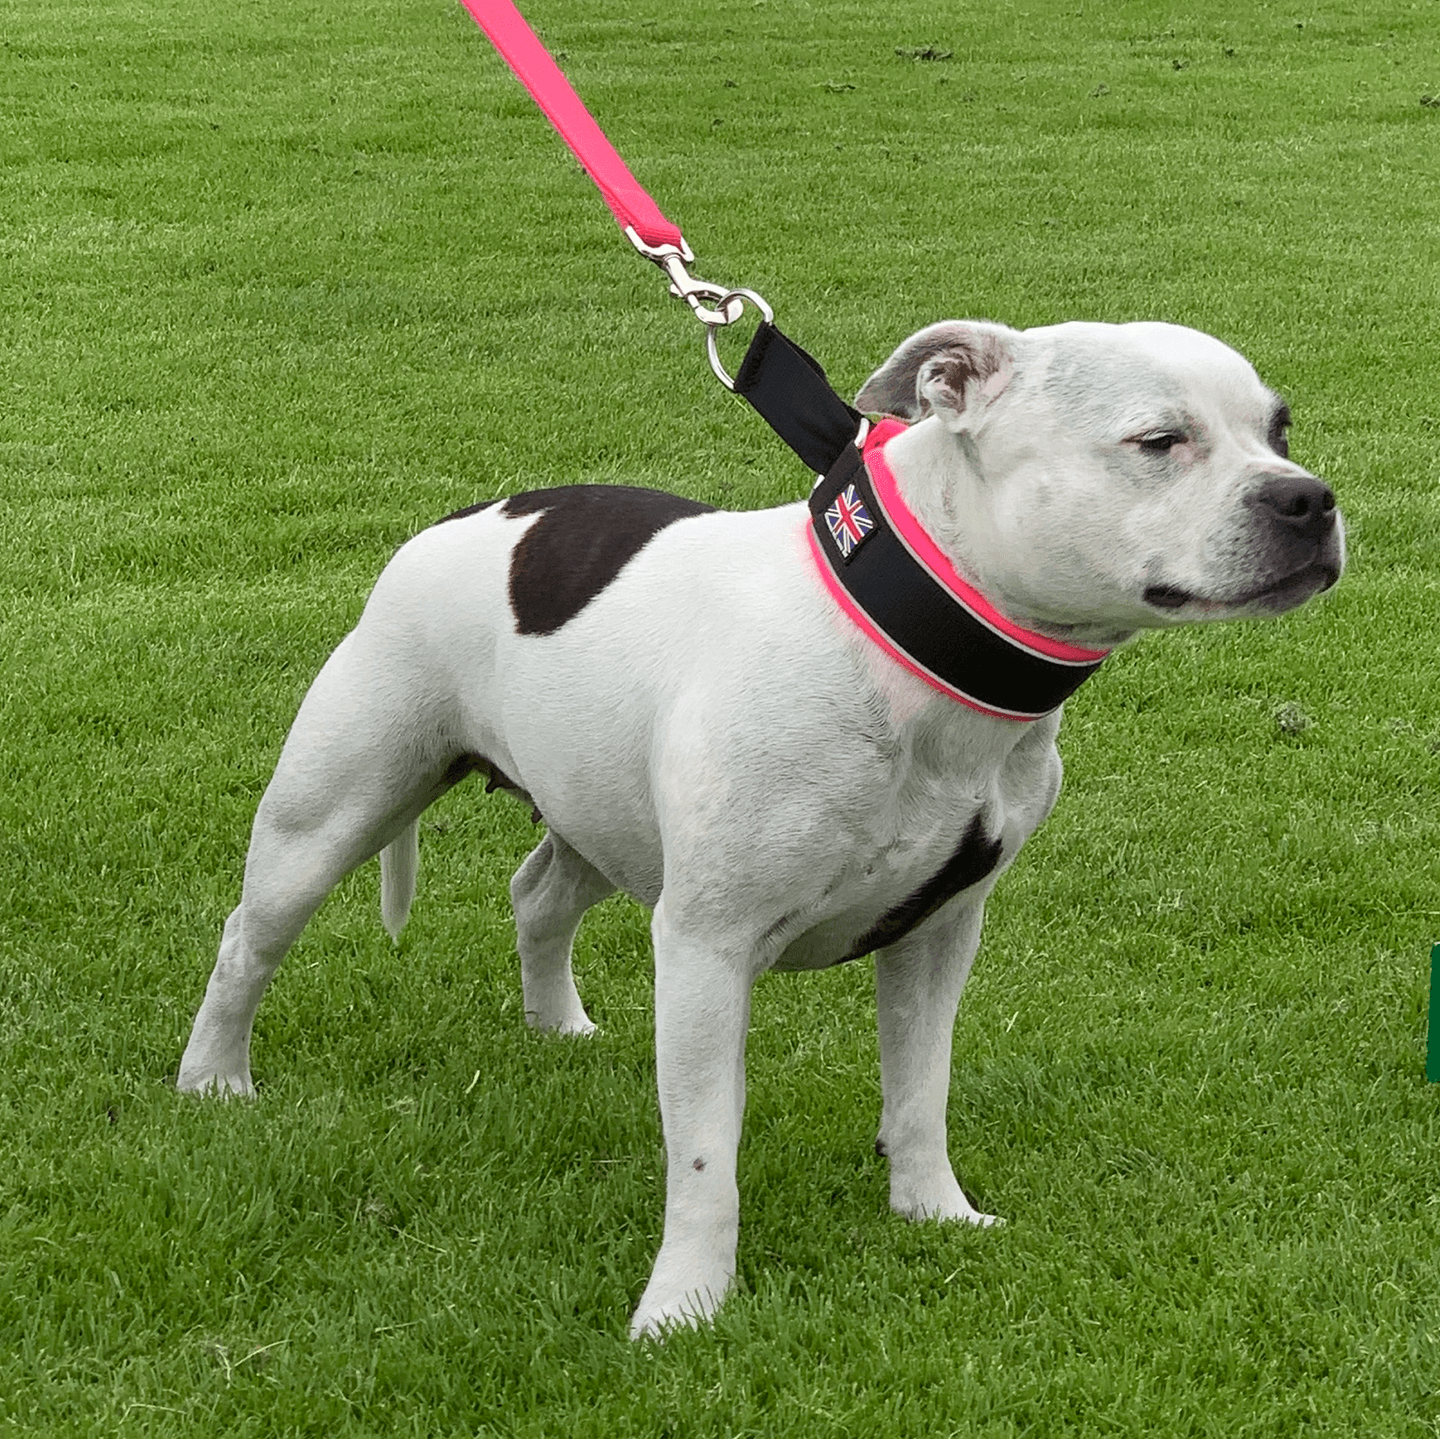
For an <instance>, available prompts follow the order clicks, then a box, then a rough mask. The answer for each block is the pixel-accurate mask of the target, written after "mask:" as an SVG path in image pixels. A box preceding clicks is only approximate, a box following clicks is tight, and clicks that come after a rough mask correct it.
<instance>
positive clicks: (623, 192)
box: [460, 0, 685, 251]
mask: <svg viewBox="0 0 1440 1439" xmlns="http://www.w3.org/2000/svg"><path fill="white" fill-rule="evenodd" d="M460 3H461V4H462V5H464V7H465V8H466V9H467V10H468V11H469V12H470V13H471V15H473V16H474V17H475V23H476V24H477V25H479V27H480V28H481V29H482V30H483V31H484V32H485V33H486V34H487V35H488V36H489V37H490V43H491V44H492V45H494V47H495V48H496V49H497V50H498V51H499V52H500V54H501V56H502V57H503V58H504V60H505V63H506V64H507V65H509V67H510V68H511V69H512V70H513V71H514V72H515V74H516V75H517V76H519V79H520V83H521V84H522V85H524V87H525V88H526V89H527V90H528V91H529V92H530V93H531V95H533V96H534V97H535V103H536V104H537V105H539V106H540V108H541V109H542V110H543V111H544V112H545V116H546V118H547V119H548V120H549V121H550V123H551V124H552V125H553V126H554V127H555V128H556V130H558V131H559V132H560V138H561V139H562V140H563V141H564V142H565V143H566V144H567V145H568V146H569V147H570V148H571V150H572V151H574V154H575V158H576V159H577V160H579V162H580V163H581V164H582V165H583V166H584V167H585V170H586V173H587V174H588V175H589V176H590V178H591V179H592V180H594V182H595V183H596V184H597V185H598V186H599V187H600V193H601V195H603V196H604V198H605V203H606V204H607V205H609V207H610V211H611V213H612V214H613V215H614V216H615V218H616V219H617V220H618V221H619V222H620V228H621V229H622V230H626V231H629V230H633V231H634V232H635V233H636V234H637V235H638V236H639V237H640V239H641V240H643V241H644V242H645V244H647V245H649V246H651V247H652V248H658V247H660V246H664V245H669V246H671V247H673V248H674V249H675V250H676V251H680V250H682V249H684V248H685V238H684V236H683V235H681V233H680V227H679V226H678V225H673V224H671V222H670V221H669V220H667V219H666V218H665V216H664V215H662V214H661V213H660V207H659V206H658V205H657V204H656V203H655V202H654V200H652V199H651V198H650V196H649V195H647V194H646V193H645V191H644V189H643V188H642V187H641V185H640V182H639V181H638V180H637V179H636V178H635V177H634V176H633V175H632V174H631V173H630V171H629V169H628V168H627V167H626V164H625V162H624V161H623V160H622V159H621V158H620V155H619V152H618V151H617V150H616V149H615V147H614V146H613V145H612V144H611V143H610V142H609V140H607V139H606V138H605V132H604V131H603V130H601V128H600V127H599V126H598V125H597V124H596V123H595V120H594V117H593V116H592V115H591V114H590V112H589V111H588V110H587V109H586V108H585V105H584V103H583V102H582V101H581V99H580V97H579V96H578V95H577V94H576V93H575V91H574V89H573V88H572V87H571V85H570V82H569V81H568V80H567V79H566V78H565V77H564V75H562V74H561V73H560V67H559V66H558V65H557V64H556V63H555V62H554V60H552V59H551V58H550V54H549V52H548V51H547V50H546V49H545V47H544V45H542V44H541V43H540V39H539V37H538V36H537V35H536V34H535V32H534V31H533V30H532V29H531V28H530V27H529V25H527V24H526V23H525V17H524V16H523V15H521V13H520V12H519V11H518V10H517V9H516V8H515V7H514V6H513V5H512V4H511V3H510V0H460Z"/></svg>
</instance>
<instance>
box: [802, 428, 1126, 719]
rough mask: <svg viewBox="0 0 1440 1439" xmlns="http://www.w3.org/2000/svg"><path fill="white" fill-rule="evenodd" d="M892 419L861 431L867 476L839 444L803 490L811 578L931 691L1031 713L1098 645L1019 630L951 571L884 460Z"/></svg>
mask: <svg viewBox="0 0 1440 1439" xmlns="http://www.w3.org/2000/svg"><path fill="white" fill-rule="evenodd" d="M902 428H903V426H901V425H899V424H897V423H896V422H893V421H891V422H886V423H883V424H881V425H879V426H877V427H876V429H875V430H874V431H872V433H871V435H870V437H869V438H868V439H867V442H866V446H865V450H866V460H868V461H869V462H870V463H871V465H872V466H873V467H874V468H875V469H876V471H877V476H875V477H872V475H871V474H870V472H869V471H868V470H867V468H866V463H865V460H862V459H861V456H860V452H859V450H857V449H856V447H855V446H854V445H853V444H852V445H847V446H846V447H845V450H844V451H843V452H842V454H841V455H840V458H839V459H838V460H836V462H835V463H834V464H833V465H832V466H831V467H830V469H829V470H828V471H827V472H826V473H825V474H824V475H823V476H822V477H821V479H820V482H819V483H818V484H817V485H816V486H815V489H814V491H813V492H812V493H811V496H810V514H811V527H810V546H811V549H812V551H813V552H814V555H815V560H816V564H817V565H818V567H819V570H820V574H821V577H822V579H824V581H825V584H826V587H827V588H828V589H829V590H830V593H831V594H832V596H833V597H834V598H835V600H836V601H837V602H838V603H839V605H840V607H841V608H842V609H843V610H845V612H846V613H847V614H848V615H849V617H850V618H851V619H852V620H853V621H854V622H855V623H856V625H858V626H859V628H860V629H862V630H864V631H865V633H866V634H867V635H869V637H870V638H871V639H872V640H874V641H875V643H876V644H878V645H879V646H880V647H881V648H882V649H883V650H885V651H886V652H887V653H888V654H889V655H890V656H891V657H892V658H893V659H895V660H896V661H898V662H899V663H900V664H902V665H904V666H905V668H906V669H908V670H910V671H911V672H912V673H914V674H917V675H919V676H920V678H921V679H923V680H925V681H926V683H928V684H930V685H932V686H933V687H934V688H935V689H938V690H940V691H941V692H942V693H944V694H947V695H949V696H950V697H951V698H952V699H956V700H959V701H960V702H961V703H962V704H965V705H969V706H970V708H971V709H976V710H980V711H981V712H982V713H985V714H989V715H995V716H997V717H999V718H1002V719H1012V720H1034V719H1039V718H1041V717H1042V716H1043V715H1046V714H1049V713H1050V712H1051V711H1052V710H1055V709H1058V708H1059V706H1060V705H1061V704H1062V703H1063V702H1064V701H1065V700H1066V699H1067V698H1068V697H1069V696H1070V695H1072V694H1073V693H1074V692H1075V691H1076V690H1077V689H1079V688H1080V686H1081V685H1082V684H1083V683H1084V682H1085V681H1086V680H1087V679H1089V677H1090V676H1091V675H1092V674H1094V673H1095V671H1096V670H1097V669H1098V668H1099V667H1100V662H1101V661H1102V660H1103V659H1104V658H1105V652H1104V651H1101V650H1084V649H1079V648H1077V647H1075V646H1072V645H1067V644H1064V643H1062V642H1060V641H1057V640H1054V639H1051V638H1050V637H1049V636H1046V635H1040V634H1037V633H1035V632H1033V631H1030V630H1026V629H1023V628H1022V627H1021V626H1019V625H1017V624H1015V623H1014V622H1013V621H1010V620H1007V619H1005V618H1004V617H1003V616H1001V615H999V614H998V613H997V612H996V611H995V610H994V609H993V607H991V606H990V605H989V604H988V603H987V602H986V601H985V599H984V597H983V596H981V595H980V594H978V593H977V592H976V591H975V590H974V589H972V588H971V587H970V586H969V585H967V584H966V583H965V582H964V581H963V580H962V579H960V578H959V576H958V575H956V574H955V572H954V570H953V568H951V566H950V565H949V562H948V561H947V560H945V559H944V557H943V556H942V555H941V554H940V552H939V551H938V550H937V549H936V548H935V546H934V544H933V542H931V541H930V540H929V539H928V537H927V536H926V535H925V534H924V531H923V530H922V529H921V528H920V527H919V525H918V522H916V520H915V518H914V516H913V515H912V514H910V512H909V510H908V508H906V506H905V504H904V501H903V499H901V497H900V495H899V492H898V490H896V489H895V487H894V483H893V476H891V475H890V473H889V467H888V465H886V464H885V461H884V455H883V447H884V444H885V442H886V441H887V440H888V439H890V438H891V437H893V436H894V435H895V434H896V433H897V432H898V431H899V430H900V429H902ZM882 476H883V478H881V477H882ZM927 547H928V551H927Z"/></svg>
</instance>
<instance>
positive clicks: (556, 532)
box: [504, 485, 715, 635]
mask: <svg viewBox="0 0 1440 1439" xmlns="http://www.w3.org/2000/svg"><path fill="white" fill-rule="evenodd" d="M714 508H715V506H714V505H705V504H701V503H700V501H699V500H687V499H686V498H685V497H684V496H683V495H671V494H667V493H666V492H665V491H663V490H641V489H635V488H633V487H632V486H630V485H562V486H560V487H558V488H556V489H553V490H530V491H527V492H526V493H525V494H521V495H511V496H510V498H509V499H508V500H506V501H505V507H504V513H505V514H507V515H533V514H538V515H539V516H540V518H539V519H538V520H537V521H536V522H535V523H534V524H533V525H531V527H530V528H529V529H528V530H527V531H526V532H525V535H524V537H523V538H522V539H521V541H520V543H519V544H518V545H516V546H515V551H514V553H513V554H512V555H511V556H510V608H511V609H512V610H513V611H514V612H515V629H516V632H517V633H518V634H522V635H553V634H554V633H555V631H556V630H558V629H559V628H560V626H561V625H563V624H565V623H566V621H568V620H573V619H574V618H575V616H576V615H578V614H579V613H580V611H581V610H583V609H584V608H585V606H586V605H588V604H589V603H590V601H591V600H593V599H594V598H595V596H596V595H598V594H599V593H600V592H601V590H603V589H604V588H605V586H606V585H608V584H609V583H610V582H611V581H612V580H613V579H614V578H615V577H616V575H618V574H619V573H620V571H621V570H622V569H624V568H625V566H626V564H628V563H629V561H630V560H632V559H633V558H634V557H635V556H636V555H637V554H639V552H640V551H641V550H642V549H644V547H645V546H646V545H647V544H648V543H649V542H650V541H651V540H652V539H654V537H655V536H656V535H657V534H659V533H660V531H661V530H663V529H664V528H665V526H666V525H671V524H674V523H675V521H676V520H683V519H687V518H688V517H689V516H691V515H703V514H706V513H707V512H709V511H711V510H713V509H714Z"/></svg>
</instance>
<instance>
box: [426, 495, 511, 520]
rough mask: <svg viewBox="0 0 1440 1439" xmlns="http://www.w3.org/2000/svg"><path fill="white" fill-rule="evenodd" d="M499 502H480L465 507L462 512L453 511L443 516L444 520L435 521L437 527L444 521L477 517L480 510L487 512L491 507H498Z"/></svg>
mask: <svg viewBox="0 0 1440 1439" xmlns="http://www.w3.org/2000/svg"><path fill="white" fill-rule="evenodd" d="M499 503H500V501H499V500H481V501H480V503H479V504H478V505H466V506H465V508H464V509H463V510H455V511H454V512H452V513H451V514H448V515H446V516H445V519H444V520H436V521H435V523H436V524H437V525H443V524H444V523H445V520H463V519H464V518H465V516H466V515H478V514H479V513H480V511H481V510H488V509H489V508H490V506H491V505H498V504H499Z"/></svg>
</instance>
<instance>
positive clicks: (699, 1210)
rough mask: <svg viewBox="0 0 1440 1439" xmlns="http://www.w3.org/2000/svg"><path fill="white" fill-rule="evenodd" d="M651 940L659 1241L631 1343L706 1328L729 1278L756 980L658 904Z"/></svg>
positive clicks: (733, 956) (739, 957) (742, 957)
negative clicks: (679, 1328)
mask: <svg viewBox="0 0 1440 1439" xmlns="http://www.w3.org/2000/svg"><path fill="white" fill-rule="evenodd" d="M651 931H652V933H653V935H654V939H655V1059H656V1077H657V1079H658V1082H659V1089H660V1118H661V1121H662V1123H663V1125H664V1129H665V1163H666V1178H665V1234H664V1238H663V1240H662V1241H661V1244H660V1253H659V1254H658V1255H657V1256H656V1259H655V1267H654V1269H653V1270H652V1271H651V1274H650V1282H649V1284H647V1285H646V1287H645V1293H644V1294H643V1295H641V1297H640V1303H639V1305H638V1307H637V1308H636V1310H635V1316H634V1318H633V1319H632V1320H631V1323H630V1337H631V1338H632V1339H640V1338H645V1337H647V1336H658V1335H661V1334H663V1332H664V1331H665V1329H667V1328H669V1327H671V1326H673V1325H678V1324H698V1323H700V1322H701V1321H703V1320H705V1319H708V1318H709V1317H710V1316H711V1315H712V1314H713V1313H714V1312H715V1310H716V1308H717V1307H718V1306H719V1304H720V1301H721V1300H722V1299H723V1298H724V1297H725V1292H726V1291H727V1290H728V1289H729V1288H730V1284H731V1281H732V1280H733V1279H734V1277H735V1245H736V1241H737V1238H738V1235H739V1228H740V1195H739V1190H738V1189H737V1188H736V1184H735V1159H736V1152H737V1150H738V1149H739V1145H740V1120H741V1115H742V1113H743V1111H744V1108H745V1034H746V1031H747V1029H748V1028H749V1025H750V987H751V984H752V983H753V980H754V975H753V972H752V969H751V967H750V955H749V953H748V952H745V951H744V950H743V949H741V950H735V949H731V948H729V947H727V946H726V945H725V944H723V943H721V944H717V943H716V941H715V940H714V939H713V938H711V937H709V936H705V937H702V936H700V935H697V934H693V933H689V932H687V928H686V926H685V925H684V924H683V923H679V922H676V921H673V920H672V919H671V918H670V916H669V915H668V914H667V910H666V904H665V900H664V898H663V897H662V898H661V901H660V903H659V905H657V906H656V910H655V918H654V922H653V924H652V926H651Z"/></svg>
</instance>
